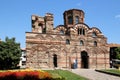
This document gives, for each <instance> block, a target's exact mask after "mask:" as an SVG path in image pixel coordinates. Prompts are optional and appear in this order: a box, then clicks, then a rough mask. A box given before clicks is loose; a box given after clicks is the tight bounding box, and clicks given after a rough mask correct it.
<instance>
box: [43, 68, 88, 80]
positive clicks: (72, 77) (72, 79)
mask: <svg viewBox="0 0 120 80" xmlns="http://www.w3.org/2000/svg"><path fill="white" fill-rule="evenodd" d="M45 71H47V72H49V73H50V74H52V75H53V76H61V77H64V78H65V80H88V79H87V78H84V77H81V76H79V75H76V74H74V73H72V72H70V71H67V70H45Z"/></svg>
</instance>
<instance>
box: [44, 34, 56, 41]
mask: <svg viewBox="0 0 120 80" xmlns="http://www.w3.org/2000/svg"><path fill="white" fill-rule="evenodd" d="M45 38H46V40H54V38H53V36H51V35H46V36H45Z"/></svg>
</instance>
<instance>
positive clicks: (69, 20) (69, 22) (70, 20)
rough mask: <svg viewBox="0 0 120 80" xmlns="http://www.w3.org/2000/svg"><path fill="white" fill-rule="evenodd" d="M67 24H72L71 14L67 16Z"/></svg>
mask: <svg viewBox="0 0 120 80" xmlns="http://www.w3.org/2000/svg"><path fill="white" fill-rule="evenodd" d="M68 24H73V18H72V16H69V17H68Z"/></svg>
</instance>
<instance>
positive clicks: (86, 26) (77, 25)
mask: <svg viewBox="0 0 120 80" xmlns="http://www.w3.org/2000/svg"><path fill="white" fill-rule="evenodd" d="M74 28H75V30H76V31H77V29H78V28H84V29H85V30H89V29H90V28H89V26H88V25H86V24H84V23H81V24H76V25H75V27H74Z"/></svg>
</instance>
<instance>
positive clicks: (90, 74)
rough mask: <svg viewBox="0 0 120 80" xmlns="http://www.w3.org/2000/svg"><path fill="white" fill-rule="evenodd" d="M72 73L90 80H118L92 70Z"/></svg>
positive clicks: (78, 70)
mask: <svg viewBox="0 0 120 80" xmlns="http://www.w3.org/2000/svg"><path fill="white" fill-rule="evenodd" d="M72 72H73V73H76V74H78V75H81V76H83V77H86V78H88V79H90V80H120V77H117V76H112V75H108V74H104V73H100V72H96V71H95V70H93V69H73V70H72Z"/></svg>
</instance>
